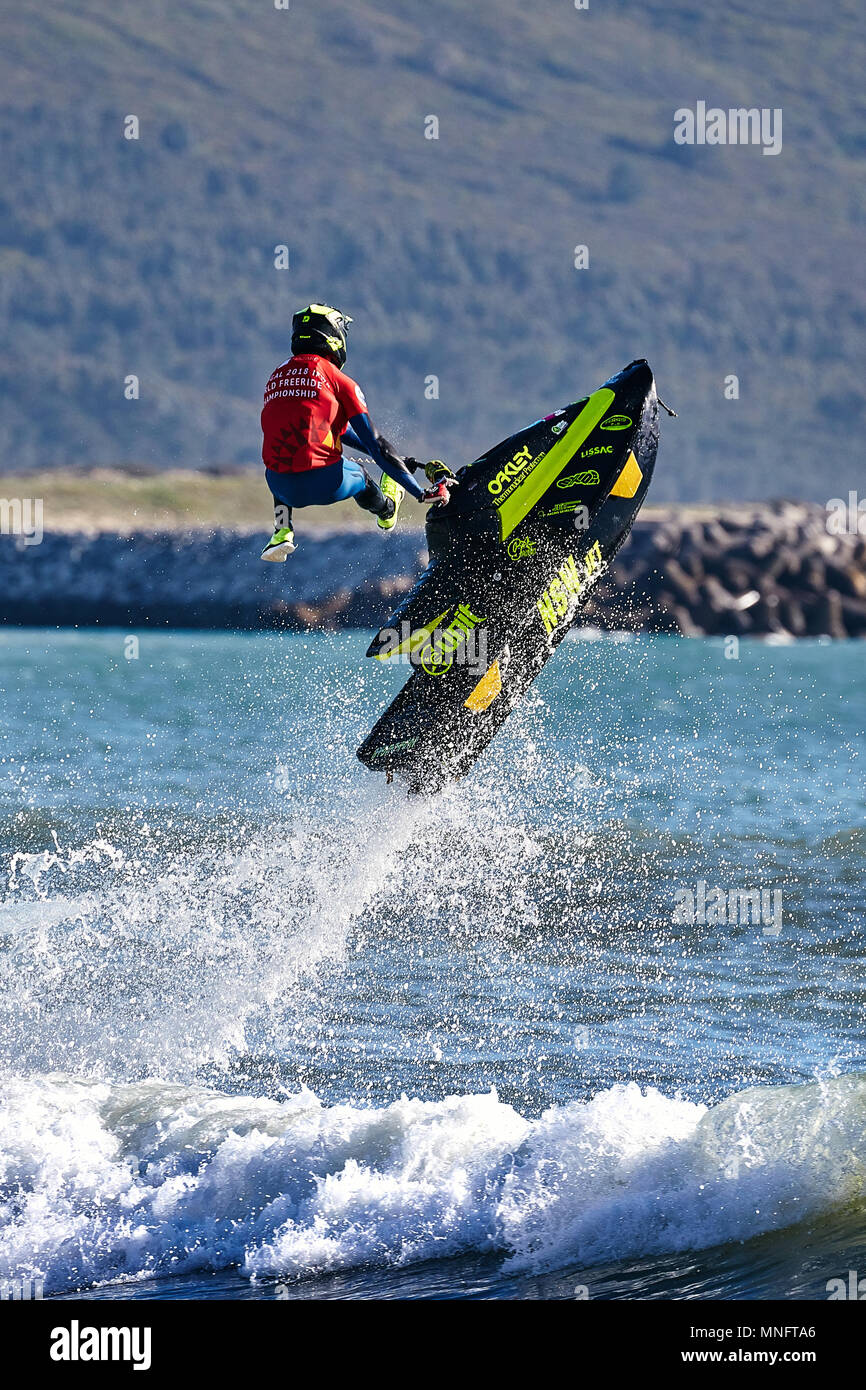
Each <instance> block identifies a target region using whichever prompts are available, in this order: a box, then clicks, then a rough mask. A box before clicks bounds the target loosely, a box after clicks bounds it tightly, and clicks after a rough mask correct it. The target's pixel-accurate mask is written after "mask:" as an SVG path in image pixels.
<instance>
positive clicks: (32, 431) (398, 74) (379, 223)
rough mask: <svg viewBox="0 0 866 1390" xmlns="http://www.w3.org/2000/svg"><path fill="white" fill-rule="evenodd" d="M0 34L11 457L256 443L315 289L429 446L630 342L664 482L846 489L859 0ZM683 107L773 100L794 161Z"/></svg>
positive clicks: (475, 432) (6, 419)
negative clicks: (726, 139)
mask: <svg viewBox="0 0 866 1390" xmlns="http://www.w3.org/2000/svg"><path fill="white" fill-rule="evenodd" d="M4 29H5V42H4V52H3V56H2V58H0V76H2V81H0V92H2V96H0V135H2V141H3V148H4V182H3V187H2V189H0V288H2V295H0V304H2V310H0V312H2V314H3V315H4V317H5V319H6V325H5V326H6V329H7V331H6V333H5V334H4V338H3V342H4V345H3V346H2V348H0V407H2V409H0V448H2V455H0V458H2V468H3V471H4V473H13V472H20V471H21V470H28V469H36V468H39V469H50V468H54V467H91V468H92V467H94V466H103V467H115V468H125V467H141V466H144V467H149V468H171V469H178V468H202V467H208V466H214V465H228V466H231V467H234V468H236V467H238V466H245V465H249V466H250V468H253V467H255V466H256V463H257V459H258V449H259V429H258V413H259V408H260V402H261V390H262V386H263V383H264V380H265V379H266V377H267V375H268V373H269V371H270V370H271V368H272V367H273V365H274V364H275V363H276V362H277V361H280V360H282V358H284V357H285V356H286V355H287V354H288V337H289V325H290V319H291V313H292V310H293V308H294V307H295V306H297V305H298V304H299V303H303V302H306V301H307V300H308V299H310V298H313V297H324V298H327V299H329V300H331V301H333V302H336V303H338V304H340V305H341V306H343V307H345V309H346V310H347V311H348V312H349V313H351V314H352V315H353V316H354V318H355V320H356V323H355V326H354V329H353V340H352V345H351V348H352V353H351V359H350V369H351V370H352V372H353V374H354V375H356V376H357V377H358V378H359V379H360V380H361V382H362V384H363V385H364V387H365V389H366V391H367V395H368V399H369V401H370V406H371V411H372V413H373V415H374V418H375V419H376V421H377V423H378V425H379V427H380V428H381V429H382V430H383V431H384V432H385V433H386V434H388V435H389V436H393V438H394V440H395V443H397V444H398V446H402V447H404V448H406V449H407V450H408V451H410V452H412V453H415V454H417V455H419V456H420V455H422V454H425V455H428V456H429V455H431V454H432V455H441V456H443V457H446V458H449V459H450V460H452V461H453V462H455V463H458V464H459V463H462V462H465V461H466V460H467V459H469V458H472V457H474V456H476V455H477V454H478V453H480V452H481V451H482V450H483V449H485V448H487V447H489V446H490V445H491V444H492V443H493V442H494V441H495V440H497V439H499V438H501V437H504V436H505V435H507V434H508V433H510V432H511V431H513V430H514V429H516V428H519V427H520V426H521V425H523V424H525V423H526V422H527V421H528V420H530V419H532V418H534V417H535V416H537V415H538V414H540V413H544V412H546V411H547V410H548V409H552V408H555V407H556V406H557V405H558V404H561V403H562V402H564V401H566V400H570V399H574V398H575V397H576V396H579V395H581V394H584V393H585V392H587V391H589V390H590V389H592V388H593V387H595V386H596V385H597V384H598V383H599V382H600V381H601V380H603V379H604V378H605V377H606V376H608V375H610V374H611V373H612V372H613V371H616V370H617V369H619V368H620V367H621V366H622V365H624V364H625V363H626V362H628V361H629V360H630V359H631V358H633V357H637V356H645V357H647V358H649V360H650V361H651V363H652V364H653V366H654V368H655V370H656V375H657V379H658V382H659V389H660V391H661V394H662V396H664V398H665V399H666V400H669V402H670V403H671V404H672V405H673V406H675V407H676V408H677V410H678V411H679V413H680V418H679V420H677V421H673V422H670V423H667V422H666V425H665V429H664V438H663V444H662V453H661V455H660V463H659V468H658V471H657V475H656V482H655V484H654V496H655V498H656V500H665V499H676V498H686V499H698V500H699V499H706V498H713V497H715V498H723V497H729V496H740V497H746V498H749V497H762V496H763V497H766V496H779V495H787V496H791V495H798V494H799V495H801V496H805V497H812V498H815V499H818V500H822V499H824V498H826V497H827V496H832V495H837V494H841V493H843V492H844V491H845V490H846V489H847V488H849V487H856V486H857V485H858V483H862V476H863V470H862V463H861V461H860V459H859V454H858V441H859V435H860V432H861V431H862V428H863V425H864V423H866V422H864V388H863V380H862V361H863V336H864V333H863V330H864V324H866V281H864V277H863V276H862V273H861V257H862V236H863V230H864V225H866V204H864V188H866V184H864V178H863V174H864V160H866V120H864V116H866V101H864V98H863V97H862V95H861V87H862V72H863V70H864V67H866V62H864V58H866V42H864V23H863V19H862V11H861V10H860V7H859V6H858V5H857V4H856V3H855V0H839V3H837V4H835V5H834V6H833V7H832V9H831V10H830V11H827V10H826V9H824V8H822V7H820V6H815V5H813V4H812V3H810V0H789V3H788V4H786V5H784V6H781V7H780V6H778V4H777V3H776V0H732V3H729V4H726V5H724V6H707V5H705V4H702V3H701V0H678V3H676V4H673V3H670V0H664V3H662V0H649V3H637V0H624V3H621V4H619V5H617V6H616V7H608V6H604V5H601V4H599V5H596V4H595V0H593V3H592V4H591V6H590V8H589V9H588V10H585V11H578V10H576V9H575V8H574V6H573V5H571V4H570V3H568V0H537V2H536V3H533V4H532V5H526V4H524V3H520V0H496V3H493V0H486V2H485V3H481V4H478V5H473V6H467V5H466V4H465V0H436V2H435V3H432V4H429V5H423V6H422V5H418V4H417V3H416V2H415V0H353V3H352V5H348V4H345V3H338V0H316V3H315V4H307V3H304V0H291V4H290V6H289V8H288V9H285V10H278V9H276V7H275V6H274V5H273V4H272V3H269V0H233V3H228V0H185V3H184V4H183V5H177V4H171V3H169V0H154V3H151V4H148V5H144V6H142V5H139V4H136V3H134V2H133V0H113V3H112V4H111V5H108V4H107V3H106V0H77V3H76V4H75V6H74V7H72V6H45V5H41V4H38V3H36V0H24V3H22V4H19V5H18V6H16V7H15V8H14V10H11V11H10V12H9V13H8V14H7V15H6V16H5V18H4ZM698 100H705V101H707V103H708V104H710V105H718V106H721V107H724V108H727V107H728V106H758V107H770V108H775V107H780V108H782V110H783V113H784V125H783V148H782V151H781V153H780V154H779V155H777V156H775V157H765V156H764V155H763V154H762V152H761V149H760V148H758V147H751V146H750V147H739V146H737V147H706V146H705V147H697V146H678V145H676V144H675V143H674V141H673V127H674V111H675V110H676V109H677V108H678V107H681V106H692V107H693V106H694V104H695V103H696V102H697V101H698ZM130 115H134V116H136V117H137V118H138V122H139V125H140V129H139V132H138V134H139V138H138V139H125V138H124V129H125V125H124V123H125V120H126V118H127V117H128V116H130ZM430 116H435V117H436V118H437V120H438V139H427V138H425V130H426V132H427V133H431V132H432V130H433V127H432V125H431V123H430V121H429V119H428V118H429V117H430ZM281 245H285V246H286V247H287V248H288V262H289V264H288V269H277V268H276V267H275V248H276V247H278V246H281ZM578 245H585V246H587V247H588V248H589V265H588V267H587V268H586V269H581V270H579V269H576V268H575V264H574V259H575V257H574V251H575V247H576V246H578ZM133 376H134V377H136V378H137V379H138V390H139V397H138V399H126V396H125V383H126V382H127V379H128V378H130V377H133ZM731 376H736V377H737V378H738V382H739V397H738V399H726V397H725V380H726V378H729V377H731ZM431 378H436V381H437V382H438V397H437V396H436V395H435V393H434V390H433V385H432V383H431V380H430V379H431ZM127 389H129V388H128V387H127ZM4 487H5V484H4ZM7 490H8V489H7Z"/></svg>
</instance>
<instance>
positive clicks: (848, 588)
mask: <svg viewBox="0 0 866 1390" xmlns="http://www.w3.org/2000/svg"><path fill="white" fill-rule="evenodd" d="M828 524H829V522H828V514H827V512H826V510H825V509H824V508H823V507H821V506H817V505H814V504H806V503H794V502H778V503H768V504H763V505H740V506H730V507H717V508H713V509H710V508H697V507H695V508H690V509H686V508H680V509H678V508H673V507H672V508H667V509H658V510H657V511H656V512H655V513H654V514H652V515H647V514H643V515H642V516H641V517H639V518H638V521H637V522H636V524H635V527H634V529H633V531H632V535H631V537H630V538H629V540H628V541H627V542H626V544H625V546H624V547H623V549H622V550H621V551H620V553H619V555H618V556H617V557H616V559H615V560H614V562H613V565H612V566H611V569H610V571H609V572H608V574H607V575H605V576H604V577H603V579H602V580H601V581H600V583H599V585H598V586H597V588H596V589H595V590H594V591H593V593H592V595H591V597H590V600H589V602H588V603H587V605H586V608H585V610H584V613H585V621H586V622H588V623H593V624H597V625H598V626H600V627H606V628H611V627H618V628H625V629H629V630H632V631H639V630H649V631H669V632H681V633H684V634H685V635H687V636H699V635H701V634H704V633H708V634H719V635H727V634H733V635H740V636H749V635H754V636H758V635H768V634H776V635H778V636H780V637H783V636H785V635H789V636H791V637H807V636H808V637H818V636H828V637H836V638H843V637H862V636H866V536H862V535H859V534H856V533H849V532H845V533H843V534H837V533H834V532H832V531H831V530H830V529H828Z"/></svg>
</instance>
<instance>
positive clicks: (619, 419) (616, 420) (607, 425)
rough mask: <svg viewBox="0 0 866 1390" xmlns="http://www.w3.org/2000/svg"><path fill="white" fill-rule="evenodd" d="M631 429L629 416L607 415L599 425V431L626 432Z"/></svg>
mask: <svg viewBox="0 0 866 1390" xmlns="http://www.w3.org/2000/svg"><path fill="white" fill-rule="evenodd" d="M630 427H631V416H630V415H608V417H607V419H606V420H602V422H601V424H600V425H599V429H600V430H627V429H629V428H630Z"/></svg>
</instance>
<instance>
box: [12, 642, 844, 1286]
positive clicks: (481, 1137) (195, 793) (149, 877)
mask: <svg viewBox="0 0 866 1390" xmlns="http://www.w3.org/2000/svg"><path fill="white" fill-rule="evenodd" d="M131 638H132V635H131V634H126V633H123V632H120V631H106V632H100V633H92V632H72V631H68V632H45V631H7V632H6V633H4V634H2V635H0V708H2V726H0V841H2V844H0V851H2V854H0V862H2V888H0V1091H2V1104H0V1279H6V1280H9V1281H12V1282H13V1283H14V1282H15V1281H20V1280H42V1281H43V1284H44V1290H45V1294H46V1296H55V1297H73V1296H74V1297H81V1296H82V1293H83V1294H84V1295H85V1296H87V1297H92V1298H124V1299H125V1298H130V1299H135V1298H150V1299H153V1298H231V1299H238V1298H271V1299H273V1298H275V1297H276V1298H281V1299H294V1298H306V1299H310V1298H359V1299H389V1298H436V1299H440V1298H482V1299H487V1298H493V1299H498V1298H531V1299H540V1298H541V1299H560V1298H568V1299H573V1298H579V1299H583V1298H599V1299H611V1298H617V1299H637V1298H640V1299H648V1298H661V1299H671V1298H676V1299H706V1298H725V1299H763V1298H791V1299H824V1298H826V1297H827V1284H828V1281H829V1280H831V1279H835V1278H840V1277H847V1272H848V1270H849V1269H855V1270H857V1269H859V1271H860V1273H861V1275H863V1276H866V1187H864V1176H866V1037H864V1021H866V965H864V951H863V944H864V943H863V931H864V918H866V911H864V901H866V890H864V879H866V830H864V804H866V777H864V752H863V750H864V735H863V725H864V710H866V644H864V643H860V644H857V643H854V642H849V643H830V642H802V643H798V644H789V645H769V644H765V643H759V642H745V641H743V642H741V643H740V646H739V653H738V655H736V656H733V657H732V656H730V654H729V649H727V648H726V646H725V644H724V642H723V641H721V640H719V641H716V640H711V639H707V640H695V639H689V640H686V639H681V638H676V637H655V638H653V637H635V638H630V639H625V638H611V637H606V638H602V637H600V636H599V635H598V634H595V633H592V632H585V633H578V634H577V635H576V636H575V637H574V638H570V639H569V640H567V641H566V642H565V643H563V645H562V647H561V648H560V649H559V651H558V653H557V655H556V657H555V658H554V659H553V660H552V661H551V662H550V663H549V665H548V666H547V668H546V669H545V671H544V672H543V673H542V676H541V678H540V679H539V681H538V682H537V684H536V686H535V687H534V689H533V691H532V692H531V693H530V696H529V698H528V699H527V701H526V702H525V704H524V706H523V707H522V708H521V710H520V712H519V713H518V714H516V715H515V716H513V717H512V719H511V721H510V722H509V724H508V726H507V727H506V729H505V730H503V732H502V733H501V734H500V736H499V737H498V738H497V740H496V742H495V744H494V745H493V746H492V747H491V749H490V750H489V751H488V753H487V754H486V755H485V756H484V758H483V759H482V761H481V762H480V763H479V765H478V767H477V768H476V770H475V771H474V773H473V774H472V775H471V776H470V777H469V778H467V779H466V780H465V781H464V782H463V783H461V784H460V785H458V786H455V787H453V788H450V789H449V790H448V791H447V792H445V793H444V794H442V795H440V796H438V797H436V798H435V799H432V800H419V799H415V800H411V799H408V798H407V797H406V795H405V794H404V792H403V791H402V790H401V788H400V786H399V785H398V784H396V783H395V784H394V785H393V786H390V787H387V786H386V785H385V783H384V779H382V778H380V777H376V776H374V775H372V774H371V773H369V772H367V771H366V770H365V769H364V768H363V767H362V766H361V765H360V763H358V762H357V760H356V759H355V748H356V746H357V744H358V743H359V742H360V740H361V738H362V737H363V736H364V735H365V734H366V733H367V731H368V730H369V728H370V726H371V724H372V722H373V719H374V718H375V717H376V715H377V714H378V713H379V711H380V710H381V709H382V708H383V707H384V705H385V703H386V701H387V699H388V698H389V696H390V694H391V693H393V691H394V690H395V689H396V687H397V686H398V685H399V684H400V683H401V681H402V679H403V677H404V676H405V674H406V672H405V670H402V671H401V670H392V671H389V670H383V669H381V667H379V666H378V664H375V663H371V662H368V661H366V662H365V659H364V650H365V647H366V643H367V634H365V633H360V632H359V633H343V634H339V635H307V636H303V635H274V634H268V635H223V634H217V635H211V634H206V635H203V634H198V633H195V634H191V633H186V632H171V633H163V634H156V633H147V632H144V633H140V634H138V637H137V639H136V640H131ZM714 890H718V891H714ZM741 891H745V892H746V893H748V894H752V895H754V894H755V893H757V895H758V896H757V898H756V899H755V898H754V897H753V896H752V897H750V898H749V899H747V900H744V899H742V898H741V897H740V896H739V895H740V893H741ZM722 894H724V911H721V912H720V909H719V900H720V899H721V896H722ZM732 895H733V896H732ZM762 895H763V896H762ZM755 917H757V920H754V919H755Z"/></svg>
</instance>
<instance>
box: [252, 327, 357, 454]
mask: <svg viewBox="0 0 866 1390" xmlns="http://www.w3.org/2000/svg"><path fill="white" fill-rule="evenodd" d="M366 410H367V402H366V401H365V400H364V393H363V391H362V390H361V388H360V386H357V385H356V384H355V382H354V381H353V380H352V378H351V377H349V376H346V374H345V372H341V371H340V369H339V367H335V366H334V364H333V362H329V361H328V359H327V357H320V356H319V355H318V353H315V352H305V353H300V354H299V355H298V356H297V357H291V358H290V359H289V361H288V362H284V363H283V364H282V366H280V367H277V369H276V371H275V372H272V374H271V377H270V380H269V381H268V384H267V386H266V387H265V403H264V406H263V408H262V433H263V434H264V443H263V445H262V458H263V460H264V463H265V467H266V468H273V469H274V470H275V472H277V473H304V472H306V470H307V469H308V468H325V467H327V465H328V464H329V463H336V462H337V461H338V459H341V458H342V456H343V443H342V439H343V433H344V431H345V429H346V426H347V425H348V423H349V421H350V420H351V419H352V417H353V416H354V415H360V414H365V413H366Z"/></svg>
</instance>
